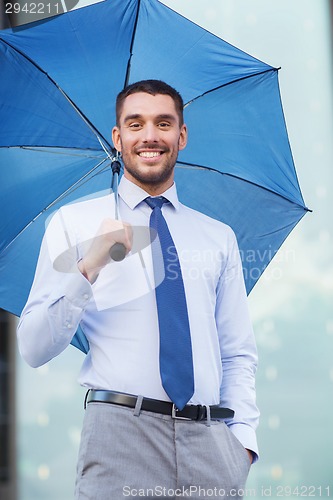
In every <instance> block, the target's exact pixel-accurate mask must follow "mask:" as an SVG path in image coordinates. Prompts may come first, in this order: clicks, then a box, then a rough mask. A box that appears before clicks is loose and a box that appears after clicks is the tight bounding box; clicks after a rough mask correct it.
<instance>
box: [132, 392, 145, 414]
mask: <svg viewBox="0 0 333 500" xmlns="http://www.w3.org/2000/svg"><path fill="white" fill-rule="evenodd" d="M142 401H143V396H138V399H137V400H136V403H135V408H134V412H133V415H134V416H135V417H139V416H140V412H141V406H142Z"/></svg>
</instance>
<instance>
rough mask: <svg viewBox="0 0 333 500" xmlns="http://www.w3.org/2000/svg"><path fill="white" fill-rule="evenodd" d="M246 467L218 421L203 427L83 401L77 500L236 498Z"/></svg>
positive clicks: (240, 451)
mask: <svg viewBox="0 0 333 500" xmlns="http://www.w3.org/2000/svg"><path fill="white" fill-rule="evenodd" d="M249 468H250V460H249V457H248V454H247V452H246V450H245V448H244V447H243V446H242V445H241V443H240V442H239V441H238V440H237V438H236V437H235V436H234V435H233V434H232V433H231V431H230V430H229V429H228V427H227V426H226V424H225V423H224V422H223V421H211V425H210V426H208V425H207V422H205V421H203V422H195V421H188V420H175V419H173V418H172V417H171V416H168V415H160V414H156V413H151V412H146V411H141V412H138V409H137V410H136V411H135V410H133V409H130V408H125V407H122V406H117V405H113V404H108V403H89V404H88V405H87V409H86V413H85V417H84V423H83V429H82V437H81V445H80V452H79V459H78V470H77V481H76V488H75V499H76V500H121V499H126V498H142V497H147V498H192V499H200V500H201V499H206V498H209V499H211V498H229V499H230V497H232V498H233V499H239V498H241V497H242V495H243V492H242V490H243V488H244V486H245V482H246V479H247V476H248V472H249Z"/></svg>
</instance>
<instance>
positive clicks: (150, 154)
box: [139, 151, 161, 158]
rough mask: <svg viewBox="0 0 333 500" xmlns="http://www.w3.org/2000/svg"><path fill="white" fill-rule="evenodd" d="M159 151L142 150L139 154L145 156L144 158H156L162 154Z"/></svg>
mask: <svg viewBox="0 0 333 500" xmlns="http://www.w3.org/2000/svg"><path fill="white" fill-rule="evenodd" d="M160 154H161V153H160V152H159V151H142V152H141V153H139V156H143V157H144V158H155V157H156V156H160Z"/></svg>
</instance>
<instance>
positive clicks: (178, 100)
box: [116, 80, 184, 127]
mask: <svg viewBox="0 0 333 500" xmlns="http://www.w3.org/2000/svg"><path fill="white" fill-rule="evenodd" d="M138 92H145V93H146V94H150V95H157V94H162V95H169V96H170V97H171V98H172V99H173V102H174V103H175V107H176V111H177V114H178V117H179V124H180V125H183V123H184V115H183V108H184V102H183V98H182V96H181V95H180V93H179V92H177V90H176V89H174V88H173V87H171V86H170V85H168V84H167V83H165V82H163V81H162V80H141V81H139V82H135V83H131V84H130V85H128V86H127V87H125V88H124V89H123V90H122V91H121V92H119V94H118V96H117V100H116V120H117V126H118V127H119V118H120V115H121V111H122V108H123V104H124V100H125V99H126V97H128V96H129V95H131V94H136V93H138Z"/></svg>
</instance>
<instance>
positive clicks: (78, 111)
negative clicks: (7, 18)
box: [1, 38, 116, 155]
mask: <svg viewBox="0 0 333 500" xmlns="http://www.w3.org/2000/svg"><path fill="white" fill-rule="evenodd" d="M1 41H2V42H3V43H4V44H6V45H7V46H8V47H11V49H13V50H14V51H15V52H17V53H18V54H20V55H21V56H22V57H24V58H25V59H26V60H27V61H29V62H30V63H31V64H32V65H33V66H35V68H37V69H38V70H39V71H40V72H41V73H43V74H44V75H45V76H46V77H47V78H48V79H49V80H50V82H51V83H52V84H53V85H54V86H55V87H56V88H57V89H58V90H59V91H60V93H61V94H62V95H63V96H64V97H65V99H66V100H67V101H68V102H69V104H70V105H71V106H72V108H73V109H74V110H75V111H76V112H77V114H78V115H79V116H80V118H81V119H82V120H83V121H84V122H85V124H86V125H87V126H88V128H89V129H90V130H91V132H92V133H93V134H94V135H95V137H96V138H97V140H98V142H99V143H100V144H101V146H102V147H103V149H104V150H105V151H106V149H105V147H104V146H103V144H102V142H103V141H104V142H105V144H107V146H108V147H109V148H110V150H111V151H112V154H114V155H115V154H116V150H115V148H113V147H112V146H111V144H109V142H108V141H107V140H106V139H105V137H103V135H102V134H101V133H100V132H99V131H98V130H97V129H96V127H94V125H93V124H92V123H91V121H90V120H89V119H88V117H87V116H85V114H84V113H83V112H82V111H81V110H80V109H79V108H78V106H77V105H76V104H75V103H74V102H73V101H72V99H71V98H70V97H69V96H68V95H67V94H66V92H65V91H64V90H63V89H62V88H61V87H60V86H59V85H58V84H57V82H56V81H55V80H53V78H52V77H51V76H50V75H49V74H48V73H46V71H44V70H43V69H42V68H41V67H40V66H39V65H38V64H37V63H36V62H35V61H34V60H33V59H31V58H30V57H29V56H27V55H26V54H25V53H24V52H22V51H21V50H20V49H18V48H17V47H15V46H13V45H12V44H11V43H9V42H8V41H6V40H4V39H3V38H1Z"/></svg>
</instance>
